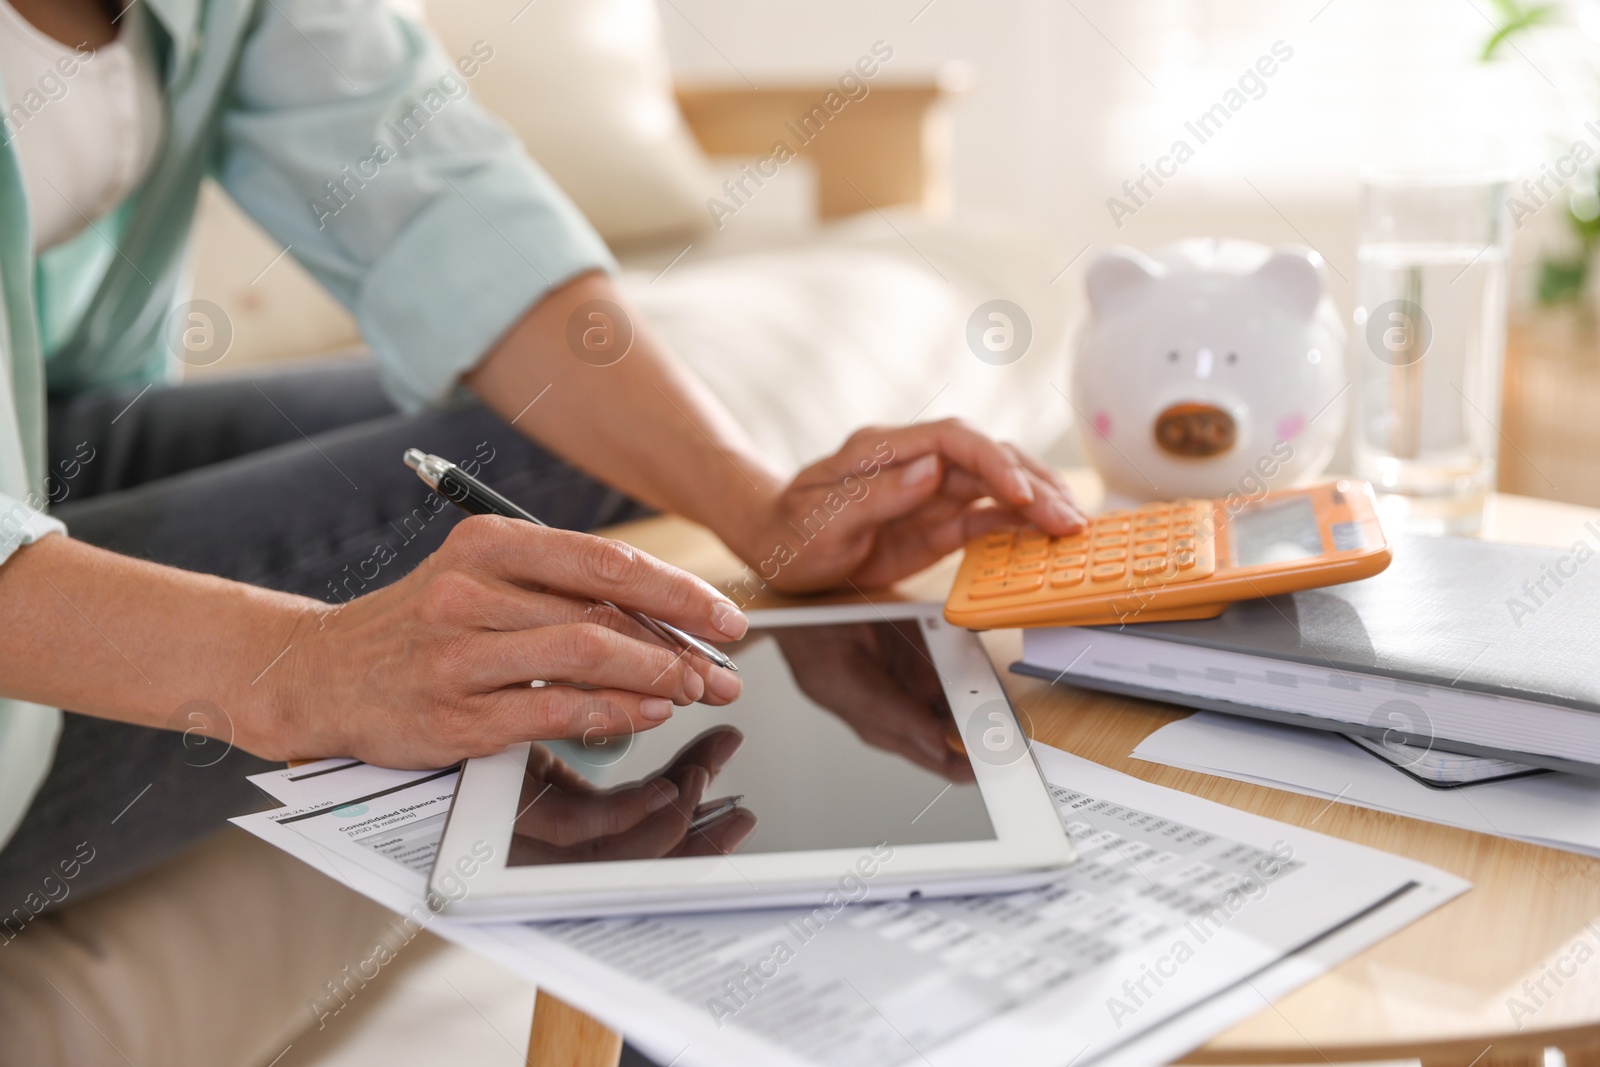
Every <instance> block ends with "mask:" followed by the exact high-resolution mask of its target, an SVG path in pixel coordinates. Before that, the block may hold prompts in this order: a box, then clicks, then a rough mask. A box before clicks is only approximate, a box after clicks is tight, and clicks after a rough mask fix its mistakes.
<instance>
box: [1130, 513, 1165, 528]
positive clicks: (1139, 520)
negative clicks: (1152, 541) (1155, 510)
mask: <svg viewBox="0 0 1600 1067" xmlns="http://www.w3.org/2000/svg"><path fill="white" fill-rule="evenodd" d="M1166 524H1167V517H1166V516H1165V515H1139V516H1137V517H1135V518H1134V520H1133V528H1134V529H1135V530H1148V529H1149V528H1150V527H1152V526H1166Z"/></svg>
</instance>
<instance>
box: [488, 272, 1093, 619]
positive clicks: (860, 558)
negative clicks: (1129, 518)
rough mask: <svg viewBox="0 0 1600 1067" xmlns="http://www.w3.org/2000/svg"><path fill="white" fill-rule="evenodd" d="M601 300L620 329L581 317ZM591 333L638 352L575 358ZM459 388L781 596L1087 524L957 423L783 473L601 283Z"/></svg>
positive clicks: (533, 324) (587, 280)
mask: <svg viewBox="0 0 1600 1067" xmlns="http://www.w3.org/2000/svg"><path fill="white" fill-rule="evenodd" d="M595 301H603V302H605V304H607V305H609V306H610V307H614V308H620V309H622V312H623V315H624V316H626V321H625V322H610V323H608V322H605V321H603V320H599V319H591V317H590V316H591V314H592V313H593V311H594V309H595V305H594V302H595ZM601 313H602V314H605V313H606V312H604V311H602V312H601ZM591 328H592V329H600V330H607V329H609V330H612V331H614V332H621V331H624V330H631V331H632V333H633V342H632V346H631V348H629V350H628V351H627V353H626V354H625V355H622V356H621V358H619V359H616V361H615V362H610V359H613V358H615V356H616V353H614V352H611V353H606V352H604V351H602V352H601V353H600V354H601V355H602V356H603V357H604V358H583V356H584V355H587V353H582V354H580V352H579V350H578V349H577V348H576V347H575V344H581V342H576V341H575V340H574V338H577V337H581V335H582V333H583V331H584V330H586V329H591ZM464 380H465V382H466V383H467V385H468V386H470V387H471V388H472V390H473V391H474V392H475V393H476V394H477V395H478V396H479V397H480V398H481V399H482V400H483V402H484V403H485V404H487V405H488V406H489V407H490V408H492V409H493V410H494V411H495V412H497V413H498V414H500V415H501V416H502V417H504V418H505V419H507V420H508V421H511V422H513V423H514V424H515V425H516V427H517V428H518V429H519V430H521V431H522V432H523V433H525V434H527V435H528V436H529V437H531V438H533V439H534V440H536V441H538V442H539V443H540V444H542V445H544V446H545V447H547V448H549V449H550V450H551V451H554V452H556V453H557V454H559V455H561V456H562V457H564V458H565V459H566V460H568V461H569V462H571V463H573V464H574V465H576V466H579V467H582V468H583V469H584V470H586V471H588V472H589V473H590V474H593V475H595V476H596V477H597V478H599V479H601V480H602V481H605V482H607V483H609V484H611V485H614V486H616V487H617V488H619V489H622V490H623V491H624V492H626V493H628V494H629V495H631V496H633V497H634V498H635V499H638V500H641V501H643V502H645V503H648V504H651V505H654V506H655V507H658V508H661V509H663V510H666V511H672V512H676V513H677V514H680V515H684V516H687V517H688V518H691V519H694V520H695V521H696V522H699V523H701V524H703V525H705V526H708V527H710V528H711V529H712V530H714V531H715V532H716V533H717V534H718V535H719V536H720V537H721V538H722V539H723V540H724V541H725V542H726V543H727V544H728V545H729V547H731V548H732V549H733V550H734V551H735V552H737V553H738V554H739V555H740V556H741V557H742V558H743V559H744V560H745V561H746V562H747V563H749V564H750V565H751V566H752V567H756V568H758V569H759V570H760V571H761V574H762V578H763V579H764V580H765V581H767V582H768V583H770V584H772V585H774V586H775V587H777V588H780V589H785V590H790V591H805V590H813V589H821V588H827V587H830V586H836V585H841V584H844V583H847V582H854V583H857V584H862V585H885V584H888V583H890V582H893V581H895V580H897V579H899V578H902V577H904V576H906V575H908V574H911V573H914V572H915V571H917V570H920V569H921V568H922V567H925V566H928V565H929V564H931V563H934V562H936V561H937V560H938V559H940V558H941V557H943V556H944V555H946V554H948V553H949V552H951V551H953V550H955V549H956V548H959V547H960V546H961V545H962V544H964V543H965V542H966V541H967V540H969V539H970V538H972V537H974V536H977V535H978V534H980V533H983V532H986V531H987V530H989V529H993V528H995V527H998V526H1002V525H1006V524H1015V523H1020V522H1032V523H1035V524H1036V525H1038V526H1040V527H1042V528H1043V529H1045V530H1046V531H1048V532H1050V533H1052V534H1056V535H1065V534H1069V533H1073V532H1075V531H1076V530H1078V529H1079V528H1080V527H1081V526H1082V523H1083V516H1082V514H1081V512H1080V511H1079V508H1078V505H1077V503H1076V501H1074V500H1073V498H1072V494H1071V491H1070V490H1069V489H1068V488H1067V486H1066V483H1065V482H1064V481H1062V480H1061V478H1060V477H1059V476H1058V475H1057V474H1056V473H1055V472H1054V471H1052V470H1050V469H1049V468H1048V467H1045V466H1044V465H1043V464H1041V463H1039V462H1038V461H1036V460H1034V459H1032V458H1031V457H1029V456H1027V455H1026V454H1024V453H1022V452H1021V451H1019V450H1018V449H1016V448H1014V447H1012V446H1010V445H1007V444H1003V443H1001V442H997V441H993V440H991V439H990V438H988V437H987V436H985V435H984V434H982V433H980V432H978V431H977V430H976V429H974V428H972V427H971V426H968V425H966V424H964V423H961V422H959V421H957V420H949V421H945V422H940V423H931V424H924V425H918V426H907V427H899V428H893V429H880V428H870V427H869V428H867V429H864V430H862V431H860V432H858V433H857V434H855V435H854V436H852V437H851V439H850V440H849V441H848V442H846V443H845V445H844V447H843V448H842V449H840V451H839V452H837V453H836V454H834V455H833V456H830V457H828V458H827V459H824V460H822V461H820V462H818V463H816V464H813V465H812V466H811V467H808V468H807V469H806V470H804V471H802V472H801V473H800V475H799V476H798V477H796V478H794V479H793V480H789V479H787V478H785V477H783V476H782V475H780V474H779V473H778V472H777V471H776V470H775V469H774V468H773V467H772V466H771V465H770V464H768V463H767V462H766V461H765V460H764V459H762V457H761V456H760V455H758V454H757V453H756V451H755V449H754V447H753V446H752V445H751V443H750V441H749V438H748V437H747V436H746V435H745V434H744V432H743V431H742V430H741V429H740V428H739V426H738V424H737V423H736V422H734V420H733V417H732V416H731V415H730V414H729V413H728V412H727V411H726V410H725V409H724V408H723V407H722V406H721V405H720V404H719V403H718V402H717V400H716V398H715V397H714V396H712V395H711V393H710V391H709V390H708V389H707V388H706V387H705V386H704V385H703V384H701V383H700V382H699V381H698V380H696V379H695V378H694V377H693V375H692V374H691V373H690V372H689V371H688V370H687V369H686V368H685V367H684V366H683V365H682V364H681V363H680V362H678V360H677V359H676V358H675V357H673V355H672V354H671V353H670V352H669V351H668V350H667V349H666V347H665V346H664V345H663V344H662V342H661V341H660V340H659V339H658V338H657V337H656V336H655V335H654V334H653V333H652V331H651V330H650V327H649V324H648V323H646V322H645V321H644V320H643V318H642V317H641V316H639V315H637V314H633V313H632V312H630V311H628V310H627V308H626V302H625V301H624V300H623V298H622V296H621V295H620V294H619V293H618V292H617V290H616V287H615V286H614V285H613V283H612V281H611V279H610V278H609V277H607V276H606V275H603V274H599V273H591V274H586V275H583V276H581V277H578V278H576V279H575V280H573V281H570V282H568V283H567V284H565V285H563V286H560V287H558V288H556V289H554V290H553V291H551V292H550V293H549V294H548V295H547V296H545V298H544V299H543V300H542V301H540V302H539V303H538V304H537V305H536V306H534V307H533V308H532V310H530V311H529V312H528V313H527V314H526V315H524V316H523V318H522V319H521V320H520V321H519V322H518V323H517V324H516V325H515V326H514V327H512V329H511V330H510V331H509V332H508V333H507V334H506V335H505V336H504V337H503V338H501V339H500V341H499V342H498V343H497V344H495V345H494V347H493V348H491V349H490V351H489V354H488V355H487V356H486V357H485V358H484V360H483V362H482V363H480V364H479V365H478V366H477V367H475V368H474V369H472V370H471V371H469V372H468V373H467V374H466V375H465V378H464ZM530 404H531V406H530Z"/></svg>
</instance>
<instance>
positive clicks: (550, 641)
mask: <svg viewBox="0 0 1600 1067" xmlns="http://www.w3.org/2000/svg"><path fill="white" fill-rule="evenodd" d="M462 659H463V660H465V661H466V662H465V666H464V671H465V674H466V678H465V680H466V681H467V682H468V684H471V685H474V686H477V687H479V688H481V689H485V690H488V689H499V688H501V687H503V686H510V685H516V684H517V683H519V682H530V681H542V682H552V683H561V682H568V683H577V684H582V685H593V686H604V687H608V688H615V689H626V690H628V691H630V692H633V693H640V694H644V695H647V696H656V697H665V698H667V699H668V700H670V701H672V702H673V703H674V704H692V703H694V702H695V701H697V700H699V699H700V698H701V697H702V696H704V695H705V693H706V685H705V679H704V677H703V676H702V675H701V674H700V672H698V671H696V670H695V669H694V667H693V665H692V664H690V663H689V662H688V661H689V660H690V659H691V656H690V655H689V654H687V653H685V652H683V651H681V650H674V649H668V648H666V647H664V646H662V645H659V644H656V643H654V642H652V641H645V640H636V639H634V638H631V637H624V636H623V635H622V634H619V633H617V632H616V631H615V630H612V629H610V628H608V627H605V626H601V625H598V624H596V623H573V624H568V625H562V626H541V627H539V628H538V629H535V630H519V631H517V632H515V633H504V632H501V631H494V632H491V633H480V634H476V635H473V636H472V637H471V638H469V639H468V641H467V644H466V651H465V652H464V653H463V654H462Z"/></svg>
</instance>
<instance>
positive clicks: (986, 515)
mask: <svg viewBox="0 0 1600 1067" xmlns="http://www.w3.org/2000/svg"><path fill="white" fill-rule="evenodd" d="M929 507H930V510H929V511H928V512H927V513H923V512H914V513H912V514H911V515H908V516H906V518H904V519H902V520H901V521H899V522H897V523H894V524H893V525H892V526H890V527H887V528H885V529H884V530H883V531H882V532H881V534H880V536H879V537H878V540H877V544H876V546H875V547H874V549H873V553H872V555H871V556H869V557H868V558H867V560H866V561H865V562H864V563H863V564H862V565H861V568H860V570H859V572H858V573H857V575H856V578H855V581H856V582H857V583H858V584H860V585H862V586H863V587H867V588H873V587H877V586H881V585H885V584H887V583H889V582H893V581H896V580H898V579H899V578H902V577H904V576H905V575H907V574H915V573H916V572H917V571H920V570H922V569H923V568H924V567H929V566H932V565H933V564H935V563H937V562H939V560H941V559H943V558H944V557H945V556H948V555H949V554H950V553H952V552H954V551H955V550H956V549H958V548H961V547H962V546H964V545H965V544H966V543H967V542H969V541H971V540H972V539H973V538H974V537H982V536H983V535H984V534H988V533H993V532H994V531H996V530H1003V529H1007V528H1009V527H1013V526H1020V525H1023V524H1024V523H1025V522H1026V521H1027V520H1026V519H1025V518H1024V517H1023V516H1022V515H1021V514H1019V513H1018V512H1017V511H1015V510H1013V509H1011V508H1008V507H1003V506H1001V505H999V504H994V503H989V502H982V501H980V502H977V503H973V504H968V505H966V506H964V507H963V508H961V509H960V510H959V511H958V512H957V513H955V514H953V515H951V514H948V513H947V512H946V509H944V508H943V507H942V506H936V505H930V506H929Z"/></svg>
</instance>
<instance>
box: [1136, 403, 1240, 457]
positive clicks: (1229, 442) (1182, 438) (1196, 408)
mask: <svg viewBox="0 0 1600 1067" xmlns="http://www.w3.org/2000/svg"><path fill="white" fill-rule="evenodd" d="M1155 436H1156V444H1157V445H1159V446H1161V450H1162V451H1163V452H1166V453H1168V454H1169V455H1173V456H1182V457H1184V458H1186V459H1205V458H1206V457H1208V456H1216V455H1220V454H1222V453H1223V452H1226V451H1227V450H1228V449H1230V448H1232V447H1233V444H1234V441H1235V440H1237V439H1238V436H1239V427H1238V424H1237V423H1236V422H1234V419H1233V416H1232V415H1230V414H1228V413H1227V412H1226V411H1224V410H1223V409H1221V408H1219V407H1217V406H1216V405H1215V404H1200V403H1195V402H1193V401H1185V402H1183V403H1178V404H1173V405H1172V406H1170V407H1168V408H1166V409H1165V410H1163V411H1162V412H1161V413H1160V414H1159V415H1157V416H1156V424H1155Z"/></svg>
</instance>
